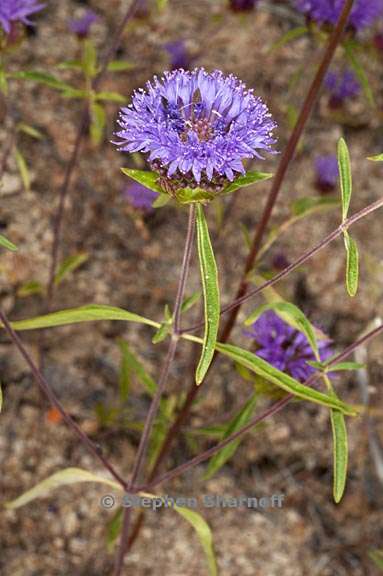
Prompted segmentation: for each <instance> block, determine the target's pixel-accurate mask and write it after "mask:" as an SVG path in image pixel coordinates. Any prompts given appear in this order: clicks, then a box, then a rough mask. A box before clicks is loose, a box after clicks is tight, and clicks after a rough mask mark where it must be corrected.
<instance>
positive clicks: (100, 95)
mask: <svg viewBox="0 0 383 576" xmlns="http://www.w3.org/2000/svg"><path fill="white" fill-rule="evenodd" d="M96 100H101V101H106V102H118V103H119V104H125V102H126V97H125V96H123V95H122V94H119V93H118V92H105V91H104V92H97V94H96Z"/></svg>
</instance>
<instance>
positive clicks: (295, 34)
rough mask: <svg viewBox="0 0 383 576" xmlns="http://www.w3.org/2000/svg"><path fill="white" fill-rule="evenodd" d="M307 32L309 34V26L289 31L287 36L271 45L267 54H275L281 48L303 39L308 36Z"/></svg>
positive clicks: (284, 35)
mask: <svg viewBox="0 0 383 576" xmlns="http://www.w3.org/2000/svg"><path fill="white" fill-rule="evenodd" d="M307 32H308V28H307V26H298V27H296V28H292V29H291V30H288V31H287V32H286V34H283V36H282V37H281V38H280V39H279V40H277V41H276V42H274V44H272V45H271V47H270V48H269V50H268V51H267V53H268V54H271V52H274V50H279V48H282V47H283V46H285V45H286V44H288V43H289V42H292V41H293V40H296V39H297V38H301V37H302V36H304V35H305V34H307Z"/></svg>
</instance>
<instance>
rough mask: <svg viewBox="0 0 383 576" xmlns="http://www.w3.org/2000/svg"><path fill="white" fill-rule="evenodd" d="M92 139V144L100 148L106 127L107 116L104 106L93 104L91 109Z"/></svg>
mask: <svg viewBox="0 0 383 576" xmlns="http://www.w3.org/2000/svg"><path fill="white" fill-rule="evenodd" d="M90 116H91V123H90V138H91V140H92V144H94V145H95V146H98V145H99V144H100V143H101V142H102V139H103V137H104V130H105V125H106V115H105V110H104V108H103V106H101V105H100V104H97V103H96V102H92V104H91V107H90Z"/></svg>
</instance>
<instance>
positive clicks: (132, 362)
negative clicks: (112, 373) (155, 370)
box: [118, 340, 157, 396]
mask: <svg viewBox="0 0 383 576" xmlns="http://www.w3.org/2000/svg"><path fill="white" fill-rule="evenodd" d="M118 344H119V346H120V350H121V354H122V359H123V363H122V367H123V371H124V379H125V382H124V384H123V385H124V391H125V392H126V393H127V389H128V387H129V382H130V380H131V375H132V374H134V375H135V376H136V377H137V379H138V381H139V382H141V384H143V386H144V387H145V388H146V391H147V392H148V393H149V394H150V396H153V395H154V394H155V392H156V390H157V384H156V383H155V381H154V380H153V378H152V377H151V376H150V375H149V374H148V373H147V371H146V370H145V368H144V366H143V364H142V363H141V362H140V361H139V360H138V358H137V357H136V355H135V354H133V352H132V351H131V349H130V348H129V345H128V343H127V342H126V341H125V340H119V342H118ZM128 381H129V382H128ZM120 383H121V382H120ZM120 390H121V389H120Z"/></svg>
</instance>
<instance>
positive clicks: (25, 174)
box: [15, 146, 31, 192]
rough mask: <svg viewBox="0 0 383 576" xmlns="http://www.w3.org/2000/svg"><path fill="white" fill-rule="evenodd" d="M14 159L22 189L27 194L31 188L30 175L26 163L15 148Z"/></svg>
mask: <svg viewBox="0 0 383 576" xmlns="http://www.w3.org/2000/svg"><path fill="white" fill-rule="evenodd" d="M15 159H16V164H17V168H18V170H19V172H20V176H21V180H22V182H23V186H24V189H25V190H26V191H27V192H28V190H30V188H31V175H30V173H29V168H28V164H27V161H26V160H25V158H24V156H23V154H22V153H21V152H20V150H19V149H18V148H17V146H15Z"/></svg>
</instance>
